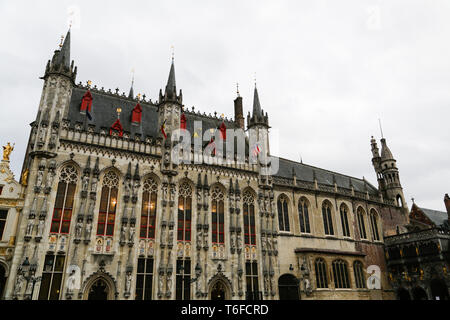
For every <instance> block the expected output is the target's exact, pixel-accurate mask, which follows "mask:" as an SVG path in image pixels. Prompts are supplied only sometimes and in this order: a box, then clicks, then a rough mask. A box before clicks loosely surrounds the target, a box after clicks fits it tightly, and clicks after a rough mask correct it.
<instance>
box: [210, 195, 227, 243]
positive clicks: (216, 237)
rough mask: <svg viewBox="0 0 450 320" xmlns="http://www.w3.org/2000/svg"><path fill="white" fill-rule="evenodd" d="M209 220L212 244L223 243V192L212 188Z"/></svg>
mask: <svg viewBox="0 0 450 320" xmlns="http://www.w3.org/2000/svg"><path fill="white" fill-rule="evenodd" d="M211 199H212V202H211V218H212V230H211V234H212V242H213V243H220V244H223V243H225V213H224V202H223V192H222V190H221V189H220V188H219V187H214V188H213V190H212V196H211Z"/></svg>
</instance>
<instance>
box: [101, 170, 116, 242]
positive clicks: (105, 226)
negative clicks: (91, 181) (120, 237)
mask: <svg viewBox="0 0 450 320" xmlns="http://www.w3.org/2000/svg"><path fill="white" fill-rule="evenodd" d="M118 186H119V177H118V176H117V174H116V173H115V172H114V171H108V172H107V173H106V174H105V176H104V177H103V187H102V196H101V199H100V211H99V215H98V223H97V235H98V236H112V235H113V234H114V223H115V219H116V209H117V193H118Z"/></svg>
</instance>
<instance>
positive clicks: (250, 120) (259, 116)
mask: <svg viewBox="0 0 450 320" xmlns="http://www.w3.org/2000/svg"><path fill="white" fill-rule="evenodd" d="M256 125H261V126H264V127H269V119H268V117H267V113H266V114H264V111H263V110H262V109H261V103H260V102H259V95H258V89H257V88H256V85H255V91H254V94H253V113H252V115H251V116H250V112H249V113H248V115H247V126H248V128H251V127H253V126H256Z"/></svg>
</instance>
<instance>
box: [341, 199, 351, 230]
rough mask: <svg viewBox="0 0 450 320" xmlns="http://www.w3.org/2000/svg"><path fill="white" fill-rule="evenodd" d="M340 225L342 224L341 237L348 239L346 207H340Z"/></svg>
mask: <svg viewBox="0 0 450 320" xmlns="http://www.w3.org/2000/svg"><path fill="white" fill-rule="evenodd" d="M340 213H341V224H342V235H343V236H344V237H350V228H349V227H348V209H347V206H345V205H342V206H341V210H340Z"/></svg>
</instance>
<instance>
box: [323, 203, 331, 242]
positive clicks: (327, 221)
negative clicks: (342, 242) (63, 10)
mask: <svg viewBox="0 0 450 320" xmlns="http://www.w3.org/2000/svg"><path fill="white" fill-rule="evenodd" d="M322 217H323V228H324V230H325V234H326V235H334V230H333V219H332V218H331V205H330V203H329V202H327V201H325V202H324V203H323V205H322Z"/></svg>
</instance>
